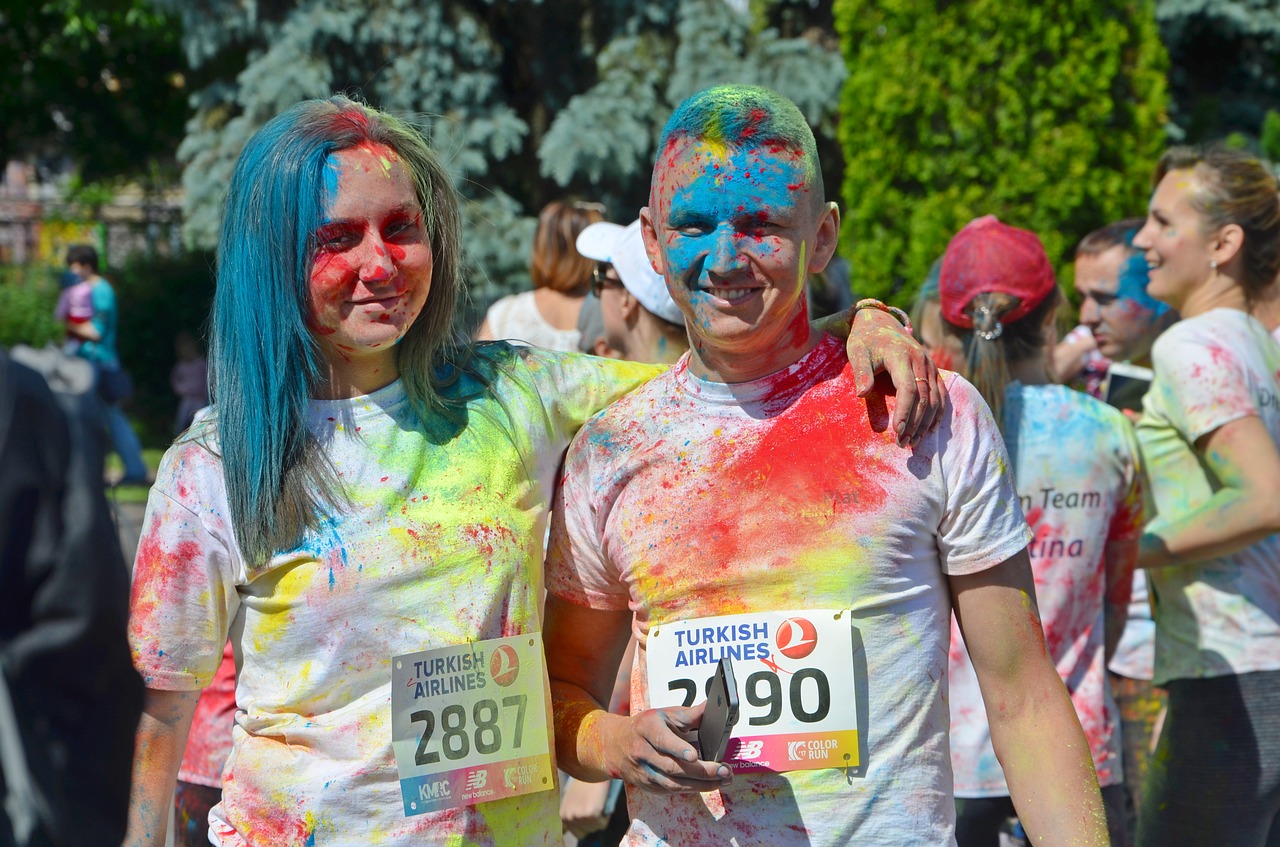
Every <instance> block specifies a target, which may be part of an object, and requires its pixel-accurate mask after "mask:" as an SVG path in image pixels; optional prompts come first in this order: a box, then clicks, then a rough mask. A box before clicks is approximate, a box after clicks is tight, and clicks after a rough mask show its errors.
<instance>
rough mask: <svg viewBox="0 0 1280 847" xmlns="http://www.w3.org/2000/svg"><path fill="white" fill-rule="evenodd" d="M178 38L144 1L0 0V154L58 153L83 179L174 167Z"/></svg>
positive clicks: (179, 112)
mask: <svg viewBox="0 0 1280 847" xmlns="http://www.w3.org/2000/svg"><path fill="white" fill-rule="evenodd" d="M178 41H179V36H178V31H177V28H176V26H175V21H174V20H173V19H171V18H169V17H166V16H165V15H162V14H160V13H159V12H157V11H156V10H155V9H154V8H152V7H151V6H150V5H149V4H148V3H147V2H146V0H40V1H38V0H0V78H3V79H4V81H5V84H4V86H3V87H0V114H3V115H4V116H5V120H4V121H0V162H4V161H8V160H9V159H11V158H16V157H20V156H27V155H32V156H37V157H44V158H49V159H57V160H61V159H63V158H64V157H65V158H68V159H70V160H71V162H72V163H74V164H75V165H76V166H77V167H78V169H79V170H80V171H81V173H82V174H83V175H84V177H85V179H87V180H101V179H105V178H109V177H114V176H119V175H127V176H136V175H146V174H147V173H148V172H149V171H150V170H151V169H152V164H153V163H155V162H167V163H169V164H170V166H172V162H173V150H174V148H175V147H176V146H177V144H178V141H179V140H180V138H181V128H182V121H183V119H184V117H185V112H186V102H185V100H186V92H185V91H184V90H183V88H182V85H183V84H185V76H184V74H183V71H184V64H183V62H182V54H181V52H180V49H179V44H178Z"/></svg>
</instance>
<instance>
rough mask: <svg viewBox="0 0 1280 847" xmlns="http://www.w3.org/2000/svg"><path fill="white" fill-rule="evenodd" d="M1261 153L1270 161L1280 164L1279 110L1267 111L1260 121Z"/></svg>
mask: <svg viewBox="0 0 1280 847" xmlns="http://www.w3.org/2000/svg"><path fill="white" fill-rule="evenodd" d="M1259 141H1260V143H1261V147H1262V155H1264V156H1266V157H1267V158H1268V159H1270V160H1271V161H1272V163H1275V164H1280V112H1277V111H1270V112H1267V116H1266V118H1264V119H1263V121H1262V137H1261V139H1259Z"/></svg>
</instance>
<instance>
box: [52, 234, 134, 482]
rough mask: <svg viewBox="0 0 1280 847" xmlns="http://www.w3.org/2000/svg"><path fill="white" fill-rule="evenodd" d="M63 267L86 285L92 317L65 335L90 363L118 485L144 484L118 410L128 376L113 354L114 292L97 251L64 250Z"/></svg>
mask: <svg viewBox="0 0 1280 847" xmlns="http://www.w3.org/2000/svg"><path fill="white" fill-rule="evenodd" d="M67 267H68V269H69V270H70V271H71V273H73V274H75V275H76V277H78V278H79V279H80V280H81V281H82V282H83V283H87V284H88V285H89V286H90V291H91V302H92V309H93V314H92V316H91V317H90V318H89V319H88V320H86V321H82V322H72V321H68V322H67V332H68V334H70V335H75V336H77V337H79V339H80V343H79V345H77V346H76V348H75V354H76V355H77V356H80V357H81V358H83V359H86V360H88V361H89V362H90V363H92V364H93V367H94V371H95V373H96V380H97V387H98V393H99V395H100V396H101V397H102V399H103V402H104V403H105V406H106V409H105V414H106V420H107V431H108V433H109V434H110V436H111V444H112V445H113V446H114V447H115V451H116V453H117V454H119V456H120V461H121V463H122V464H123V465H124V475H123V476H122V477H121V478H120V479H119V480H118V483H119V484H123V485H129V484H145V483H146V482H147V481H148V480H147V466H146V463H145V462H143V460H142V444H141V443H140V442H139V441H138V436H137V434H136V433H135V432H134V431H133V426H132V425H131V424H130V423H129V419H128V418H127V417H126V416H125V413H124V410H123V409H121V408H120V403H121V401H122V400H124V399H125V398H126V397H127V396H128V394H129V391H130V389H129V388H127V385H128V375H127V374H126V373H125V371H124V368H123V367H122V366H121V365H120V356H119V354H118V353H117V352H116V322H117V318H118V311H117V305H116V293H115V289H114V288H112V287H111V283H109V282H107V280H106V279H104V278H103V277H102V276H101V275H100V274H99V273H98V251H97V250H95V249H94V248H93V247H91V246H90V245H88V244H73V245H71V246H70V247H68V248H67Z"/></svg>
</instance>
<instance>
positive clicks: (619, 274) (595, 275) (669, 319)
mask: <svg viewBox="0 0 1280 847" xmlns="http://www.w3.org/2000/svg"><path fill="white" fill-rule="evenodd" d="M577 249H578V252H579V253H581V254H582V255H583V256H585V257H586V258H588V259H591V260H593V261H595V262H596V263H597V264H596V266H595V268H594V269H593V270H592V279H593V281H592V287H593V293H594V294H595V296H596V297H597V298H599V300H600V313H601V319H602V323H603V326H604V332H603V335H602V336H601V337H600V338H598V339H597V342H596V346H595V349H594V350H592V351H591V352H593V353H595V354H596V355H598V356H604V355H614V356H615V357H616V358H621V359H627V360H629V361H633V362H650V363H655V364H673V363H675V362H676V360H678V359H679V358H680V357H681V356H682V355H684V353H685V351H686V350H688V349H689V338H688V336H687V335H686V334H685V329H684V315H682V314H681V313H680V310H679V309H678V308H677V307H676V304H675V302H674V301H673V300H672V299H671V295H670V294H669V293H667V284H666V282H665V281H664V280H663V278H662V277H661V276H660V275H659V274H657V273H655V272H654V270H653V266H652V265H650V264H649V257H648V255H646V254H645V252H644V241H643V239H642V238H641V237H640V221H639V220H636V221H632V223H631V224H630V225H628V226H625V227H623V226H619V225H618V224H614V223H609V222H607V221H600V222H599V223H594V224H591V226H589V227H587V228H586V229H584V230H583V231H582V233H581V234H580V235H579V236H578V239H577Z"/></svg>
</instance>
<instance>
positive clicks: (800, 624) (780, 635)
mask: <svg viewBox="0 0 1280 847" xmlns="http://www.w3.org/2000/svg"><path fill="white" fill-rule="evenodd" d="M774 641H775V642H776V643H777V645H778V652H779V653H781V654H782V655H784V656H786V657H787V658H788V659H803V658H804V657H805V656H808V655H809V654H810V653H812V652H813V648H815V647H817V646H818V630H817V629H816V628H814V625H813V624H812V623H810V622H809V621H807V620H805V619H804V618H787V619H786V620H785V621H783V622H782V623H781V624H779V626H778V632H777V634H776V635H775V636H774ZM495 658H496V656H495Z"/></svg>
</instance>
